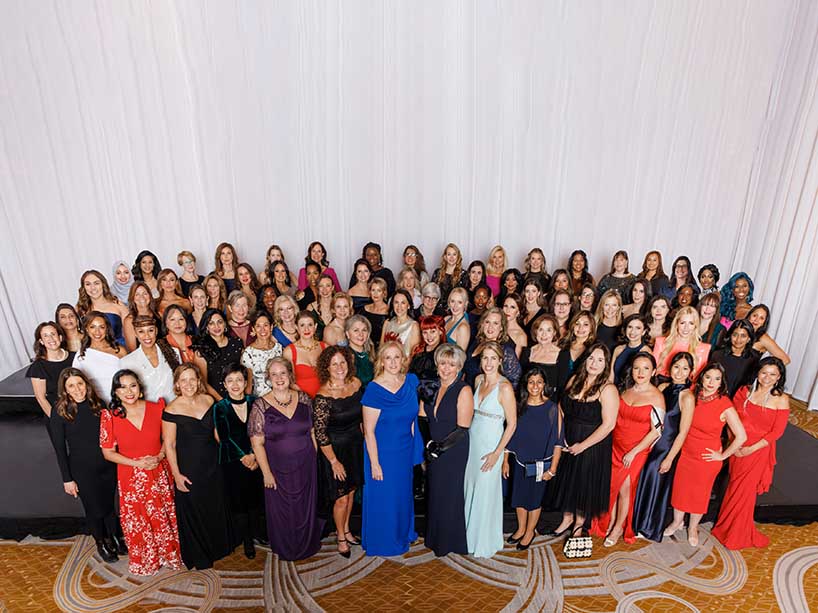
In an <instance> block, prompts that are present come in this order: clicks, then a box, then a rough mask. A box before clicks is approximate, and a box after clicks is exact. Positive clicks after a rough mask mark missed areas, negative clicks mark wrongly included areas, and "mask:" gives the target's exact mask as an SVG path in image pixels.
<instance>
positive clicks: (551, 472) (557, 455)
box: [542, 409, 562, 481]
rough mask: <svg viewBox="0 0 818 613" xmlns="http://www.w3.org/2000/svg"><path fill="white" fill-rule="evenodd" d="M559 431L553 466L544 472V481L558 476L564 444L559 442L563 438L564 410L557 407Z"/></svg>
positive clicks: (552, 461)
mask: <svg viewBox="0 0 818 613" xmlns="http://www.w3.org/2000/svg"><path fill="white" fill-rule="evenodd" d="M557 432H559V433H560V436H559V439H558V442H557V444H556V445H554V455H553V457H552V458H551V468H549V469H548V470H547V471H545V474H543V477H542V480H543V481H550V480H551V479H553V478H554V477H556V476H557V467H558V466H559V463H560V458H561V457H562V444H561V443H560V442H559V441H561V440H562V411H561V410H559V409H557Z"/></svg>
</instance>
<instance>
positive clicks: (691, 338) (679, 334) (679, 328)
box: [653, 306, 710, 379]
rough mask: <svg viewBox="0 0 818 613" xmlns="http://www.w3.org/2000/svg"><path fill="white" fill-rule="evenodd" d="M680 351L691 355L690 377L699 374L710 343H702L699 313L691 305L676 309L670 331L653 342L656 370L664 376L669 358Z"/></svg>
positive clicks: (707, 355) (666, 373) (667, 368)
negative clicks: (691, 371)
mask: <svg viewBox="0 0 818 613" xmlns="http://www.w3.org/2000/svg"><path fill="white" fill-rule="evenodd" d="M680 351H687V352H688V353H689V354H690V355H692V356H693V362H694V367H693V374H692V375H691V376H690V378H691V379H696V377H698V376H699V373H700V372H701V370H702V368H704V365H705V364H707V358H708V357H710V345H709V344H708V343H703V342H702V339H701V337H700V336H699V314H698V312H697V311H696V309H694V308H693V307H692V306H686V307H682V308H680V309H679V310H678V311H676V316H675V317H674V318H673V323H672V324H670V333H669V334H668V335H667V336H660V337H659V338H657V339H656V341H655V342H654V344H653V357H654V358H656V364H658V367H657V369H656V372H657V373H658V374H660V375H662V376H664V377H667V376H668V374H669V373H670V359H671V358H672V357H673V356H674V355H676V354H677V353H679V352H680Z"/></svg>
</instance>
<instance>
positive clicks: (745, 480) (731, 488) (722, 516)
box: [711, 387, 790, 550]
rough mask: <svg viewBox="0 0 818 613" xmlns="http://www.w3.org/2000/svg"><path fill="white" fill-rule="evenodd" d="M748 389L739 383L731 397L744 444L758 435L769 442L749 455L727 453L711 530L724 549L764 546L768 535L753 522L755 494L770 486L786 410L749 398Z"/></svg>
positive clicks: (785, 425) (782, 432) (752, 442)
mask: <svg viewBox="0 0 818 613" xmlns="http://www.w3.org/2000/svg"><path fill="white" fill-rule="evenodd" d="M749 393H750V390H749V388H747V387H742V388H741V389H740V390H739V391H738V392H737V393H736V397H735V398H734V402H735V405H736V408H737V410H738V413H739V417H741V423H742V424H743V425H744V430H745V431H746V432H747V442H746V443H744V445H743V446H744V447H749V446H751V445H755V444H756V443H757V442H758V441H760V440H761V439H764V440H766V441H767V442H768V443H769V445H768V446H767V447H762V448H761V449H759V450H758V451H755V452H753V453H751V454H750V455H748V456H744V457H743V458H739V457H736V456H734V455H733V456H730V458H729V460H728V462H729V464H730V480H729V482H728V485H727V492H726V493H725V495H724V502H722V505H721V510H720V511H719V519H718V521H717V522H716V525H715V526H714V528H713V530H712V531H711V534H712V535H713V536H715V537H716V538H717V539H718V540H719V541H720V542H721V544H722V545H724V546H725V547H727V549H733V550H735V549H744V548H745V547H766V546H767V545H768V544H769V542H770V539H769V537H768V536H766V535H764V534H762V533H761V532H759V531H758V530H757V529H756V527H755V523H754V522H753V511H754V510H755V505H756V497H757V496H758V495H759V494H763V493H764V492H766V491H768V490H769V489H770V485H772V481H773V469H774V468H775V443H776V441H777V440H778V439H779V438H781V435H782V434H784V430H785V429H786V427H787V421H788V418H789V414H790V412H789V410H783V409H768V408H765V407H763V406H760V405H757V404H755V403H754V402H750V401H749V400H748V396H749Z"/></svg>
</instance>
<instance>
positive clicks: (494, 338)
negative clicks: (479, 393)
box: [463, 307, 522, 388]
mask: <svg viewBox="0 0 818 613" xmlns="http://www.w3.org/2000/svg"><path fill="white" fill-rule="evenodd" d="M507 321H508V320H507V318H506V316H505V314H504V313H503V312H502V311H501V310H500V309H498V308H497V307H492V308H490V309H489V310H487V311H486V312H485V313H484V314H483V317H481V318H480V324H479V332H478V333H477V338H476V339H474V341H473V342H472V344H471V346H470V349H469V351H467V352H466V362H465V364H464V365H463V376H464V377H465V379H466V382H467V383H468V384H469V386H471V387H473V386H474V385H475V384H476V382H477V377H478V375H479V374H480V368H481V364H482V362H481V360H482V356H483V350H484V349H485V348H486V346H487V345H488V344H489V343H497V344H499V345H500V348H501V353H502V356H501V357H502V362H503V364H502V368H503V374H504V375H505V378H506V379H507V380H508V381H509V382H511V385H512V387H515V388H516V386H517V384H518V383H519V382H520V376H521V375H522V368H520V360H519V359H518V358H517V351H516V347H515V345H514V341H512V340H511V339H510V338H509V337H508V328H507V325H508V324H507Z"/></svg>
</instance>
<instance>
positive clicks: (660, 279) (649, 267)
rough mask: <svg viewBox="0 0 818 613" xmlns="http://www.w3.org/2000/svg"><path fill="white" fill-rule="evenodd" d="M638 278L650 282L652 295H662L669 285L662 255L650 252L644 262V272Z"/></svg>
mask: <svg viewBox="0 0 818 613" xmlns="http://www.w3.org/2000/svg"><path fill="white" fill-rule="evenodd" d="M637 277H639V278H640V279H645V281H648V282H650V290H651V291H650V293H651V295H653V296H658V295H660V294H662V292H663V291H664V289H665V287H667V284H668V283H669V279H668V278H667V275H666V274H665V271H664V269H663V268H662V254H661V253H659V252H658V251H655V250H654V251H648V252H647V253H646V254H645V259H644V260H643V261H642V272H640V273H639V274H638V275H637Z"/></svg>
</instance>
